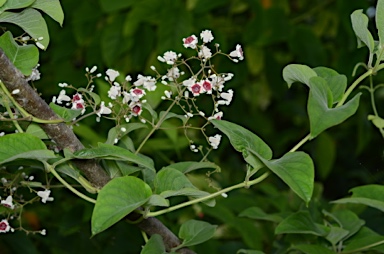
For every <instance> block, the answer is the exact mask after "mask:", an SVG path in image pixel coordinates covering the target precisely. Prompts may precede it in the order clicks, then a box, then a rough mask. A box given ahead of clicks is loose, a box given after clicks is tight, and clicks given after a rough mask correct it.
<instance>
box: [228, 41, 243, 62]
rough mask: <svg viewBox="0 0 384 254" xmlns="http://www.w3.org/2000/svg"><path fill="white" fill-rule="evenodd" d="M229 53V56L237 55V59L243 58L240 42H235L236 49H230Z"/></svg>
mask: <svg viewBox="0 0 384 254" xmlns="http://www.w3.org/2000/svg"><path fill="white" fill-rule="evenodd" d="M229 55H230V56H231V57H238V58H239V60H243V59H244V54H243V49H242V48H241V46H240V44H237V45H236V49H235V50H234V51H232V52H231V53H229Z"/></svg>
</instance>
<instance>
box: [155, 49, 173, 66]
mask: <svg viewBox="0 0 384 254" xmlns="http://www.w3.org/2000/svg"><path fill="white" fill-rule="evenodd" d="M157 59H158V60H159V61H161V62H166V63H167V64H170V65H172V64H174V63H175V61H176V60H177V54H176V53H175V52H173V51H167V52H165V53H164V55H163V56H158V57H157Z"/></svg>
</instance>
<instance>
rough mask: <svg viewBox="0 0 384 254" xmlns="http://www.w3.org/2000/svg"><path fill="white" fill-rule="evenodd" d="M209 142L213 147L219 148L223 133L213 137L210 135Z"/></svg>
mask: <svg viewBox="0 0 384 254" xmlns="http://www.w3.org/2000/svg"><path fill="white" fill-rule="evenodd" d="M208 140H209V144H210V145H211V146H212V148H213V149H217V148H218V147H219V144H220V141H221V135H220V134H216V135H215V136H213V137H209V138H208Z"/></svg>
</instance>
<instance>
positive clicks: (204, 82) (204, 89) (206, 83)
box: [201, 80, 212, 94]
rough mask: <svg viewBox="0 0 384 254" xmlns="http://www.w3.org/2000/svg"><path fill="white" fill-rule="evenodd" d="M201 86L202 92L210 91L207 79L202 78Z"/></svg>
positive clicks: (210, 87) (210, 84)
mask: <svg viewBox="0 0 384 254" xmlns="http://www.w3.org/2000/svg"><path fill="white" fill-rule="evenodd" d="M201 86H202V88H203V92H206V93H207V94H211V93H212V83H211V82H209V80H203V81H202V82H201Z"/></svg>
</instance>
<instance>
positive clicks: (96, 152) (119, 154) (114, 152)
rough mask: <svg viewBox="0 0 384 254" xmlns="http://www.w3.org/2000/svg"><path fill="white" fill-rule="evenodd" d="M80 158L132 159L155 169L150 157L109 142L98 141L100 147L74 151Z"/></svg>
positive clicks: (131, 160)
mask: <svg viewBox="0 0 384 254" xmlns="http://www.w3.org/2000/svg"><path fill="white" fill-rule="evenodd" d="M74 156H75V158H78V159H94V158H100V159H107V160H122V161H130V162H133V163H136V164H138V165H141V166H143V167H146V168H149V169H151V170H152V171H155V168H154V165H153V161H152V160H151V159H150V158H149V157H143V156H139V155H136V154H134V153H132V152H131V151H129V150H127V149H124V148H121V147H118V146H113V145H108V144H103V143H98V147H94V148H85V149H82V150H79V151H76V152H75V153H74Z"/></svg>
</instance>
